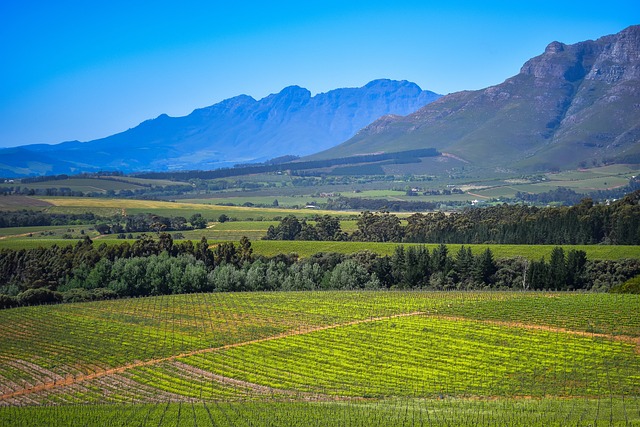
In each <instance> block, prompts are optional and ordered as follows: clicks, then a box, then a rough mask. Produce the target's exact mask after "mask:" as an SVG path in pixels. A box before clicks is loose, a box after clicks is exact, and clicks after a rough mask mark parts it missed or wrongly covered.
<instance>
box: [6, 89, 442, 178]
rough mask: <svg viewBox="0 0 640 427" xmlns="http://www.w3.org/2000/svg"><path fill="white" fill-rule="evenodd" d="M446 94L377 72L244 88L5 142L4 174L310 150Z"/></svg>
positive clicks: (193, 162)
mask: <svg viewBox="0 0 640 427" xmlns="http://www.w3.org/2000/svg"><path fill="white" fill-rule="evenodd" d="M438 98H439V95H437V94H435V93H433V92H429V91H423V90H422V89H420V87H418V85H416V84H415V83H411V82H407V81H393V80H375V81H372V82H370V83H369V84H367V85H366V86H364V87H361V88H346V89H336V90H332V91H330V92H327V93H321V94H317V95H315V96H311V93H310V92H309V91H308V90H307V89H303V88H301V87H298V86H291V87H287V88H285V89H283V90H282V91H281V92H280V93H278V94H273V95H269V96H267V97H265V98H263V99H261V100H255V99H253V98H251V97H249V96H246V95H241V96H237V97H235V98H231V99H227V100H225V101H222V102H220V103H218V104H215V105H212V106H210V107H206V108H201V109H197V110H195V111H193V112H192V113H191V114H189V115H188V116H184V117H169V116H167V115H164V114H163V115H160V116H159V117H157V118H155V119H153V120H147V121H145V122H143V123H141V124H140V125H138V126H136V127H135V128H132V129H129V130H127V131H125V132H122V133H119V134H116V135H112V136H109V137H106V138H102V139H98V140H94V141H89V142H82V143H81V142H78V141H71V142H64V143H61V144H56V145H46V144H38V145H27V146H22V147H19V149H9V151H8V150H0V175H1V176H20V175H30V174H34V175H40V174H44V173H48V174H51V173H70V172H71V173H74V172H82V171H95V170H120V171H125V172H134V171H148V170H157V171H162V170H176V169H213V168H218V167H223V166H230V165H233V164H236V163H246V162H259V161H264V160H267V159H270V158H274V157H279V156H282V155H287V154H293V155H301V156H302V155H308V154H312V153H315V152H318V151H321V150H325V149H328V148H330V147H332V146H335V145H337V144H339V143H341V142H343V141H345V140H347V139H349V138H351V137H352V136H353V135H355V134H356V132H357V131H358V130H359V129H361V128H363V127H365V126H367V125H368V124H370V123H371V122H373V121H374V120H376V119H377V118H379V117H381V116H384V115H388V114H396V115H406V114H409V113H412V112H414V111H416V110H417V109H419V108H421V107H423V106H424V105H426V104H428V103H429V102H432V101H434V100H436V99H438ZM30 165H34V167H31V166H30Z"/></svg>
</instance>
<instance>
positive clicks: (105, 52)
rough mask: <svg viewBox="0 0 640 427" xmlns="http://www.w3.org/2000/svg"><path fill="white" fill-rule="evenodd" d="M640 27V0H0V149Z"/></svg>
mask: <svg viewBox="0 0 640 427" xmlns="http://www.w3.org/2000/svg"><path fill="white" fill-rule="evenodd" d="M635 24H640V2H638V1H637V0H635V1H622V0H610V1H607V2H591V1H583V2H579V3H578V2H573V1H568V2H562V1H546V0H544V1H535V2H514V1H494V2H491V1H485V2H475V1H449V2H442V1H440V2H432V1H402V0H398V1H394V2H390V1H376V0H370V1H347V0H341V1H333V0H324V1H316V0H307V1H300V0H297V1H271V2H266V1H263V2H251V1H248V2H247V1H245V2H242V1H240V2H230V1H226V2H219V1H189V0H183V1H181V2H176V1H171V2H169V1H163V0H159V1H154V2H139V1H135V0H131V1H120V0H112V1H108V2H87V1H68V0H57V1H55V2H52V1H30V0H21V1H4V2H1V3H0V58H2V59H1V61H2V62H1V64H2V66H1V67H0V147H8V146H16V145H23V144H31V143H57V142H62V141H66V140H76V139H77V140H80V141H87V140H91V139H95V138H100V137H104V136H108V135H111V134H113V133H117V132H120V131H123V130H126V129H127V128H130V127H133V126H136V125H137V124H138V123H140V122H141V121H144V120H146V119H149V118H154V117H156V116H158V115H160V114H162V113H167V114H169V115H171V116H182V115H186V114H189V113H190V112H191V111H192V110H193V109H195V108H200V107H204V106H208V105H211V104H214V103H216V102H219V101H221V100H223V99H226V98H230V97H232V96H236V95H239V94H247V95H250V96H253V97H254V98H256V99H259V98H262V97H264V96H266V95H268V94H270V93H276V92H279V91H280V90H281V89H282V88H284V87H286V86H289V85H299V86H302V87H306V88H307V89H309V90H310V91H311V92H312V93H313V94H316V93H319V92H326V91H328V90H331V89H335V88H338V87H358V86H363V85H365V84H366V83H367V82H369V81H371V80H373V79H377V78H391V79H398V80H410V81H413V82H415V83H417V84H418V85H420V86H421V87H422V88H423V89H429V90H433V91H435V92H438V93H442V94H446V93H451V92H456V91H460V90H469V89H480V88H483V87H487V86H490V85H494V84H498V83H500V82H502V81H504V80H505V79H506V78H508V77H510V76H512V75H514V74H516V73H518V71H519V69H520V66H521V65H522V64H523V63H524V62H525V61H526V60H527V59H529V58H531V57H533V56H536V55H539V54H540V53H542V52H543V51H544V48H545V46H546V45H547V44H548V43H550V42H551V41H554V40H558V41H561V42H565V43H575V42H578V41H582V40H586V39H595V38H598V37H601V36H603V35H607V34H612V33H616V32H618V31H620V30H622V29H624V28H626V27H628V26H629V25H635Z"/></svg>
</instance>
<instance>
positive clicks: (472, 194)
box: [467, 191, 491, 199]
mask: <svg viewBox="0 0 640 427" xmlns="http://www.w3.org/2000/svg"><path fill="white" fill-rule="evenodd" d="M467 194H468V195H470V196H473V197H480V198H481V199H490V198H491V197H489V196H483V195H482V194H478V193H472V192H471V191H467Z"/></svg>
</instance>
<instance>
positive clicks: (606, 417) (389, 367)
mask: <svg viewBox="0 0 640 427" xmlns="http://www.w3.org/2000/svg"><path fill="white" fill-rule="evenodd" d="M639 306H640V296H637V295H635V296H634V295H609V294H605V295H603V294H571V293H564V294H561V293H516V292H485V293H480V292H475V293H472V292H468V293H459V292H444V293H443V292H399V291H393V292H271V293H241V294H237V293H235V294H234V293H226V294H221V293H218V294H191V295H176V296H163V297H150V298H139V299H129V300H118V301H103V302H95V303H83V304H64V305H56V306H40V307H23V308H17V309H9V310H3V311H0V323H1V324H2V325H3V328H2V330H1V331H0V424H1V425H21V426H31V425H34V426H35V425H42V423H43V422H46V424H47V425H51V426H57V425H154V426H165V425H172V426H173V425H185V426H186V425H189V426H191V425H216V426H217V425H224V426H226V425H229V426H231V425H274V426H276V425H282V426H288V425H300V426H306V425H323V426H324V425H326V426H331V425H358V426H360V425H361V426H374V425H381V426H387V425H388V426H397V425H469V426H471V425H528V426H532V425H536V426H537V425H540V426H543V425H545V426H547V425H596V424H597V425H635V424H636V423H640V398H639V397H640V318H638V316H637V309H638V307H639Z"/></svg>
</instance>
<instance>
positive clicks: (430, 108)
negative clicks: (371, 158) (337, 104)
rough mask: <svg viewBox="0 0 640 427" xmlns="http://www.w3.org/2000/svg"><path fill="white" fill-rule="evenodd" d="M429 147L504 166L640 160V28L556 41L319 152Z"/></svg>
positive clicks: (544, 166) (338, 154) (528, 168)
mask: <svg viewBox="0 0 640 427" xmlns="http://www.w3.org/2000/svg"><path fill="white" fill-rule="evenodd" d="M424 147H433V148H436V149H438V150H439V151H441V152H446V153H450V154H452V155H454V156H457V157H458V158H460V159H462V160H463V161H466V162H467V163H466V166H465V167H469V166H474V165H475V166H477V167H483V168H490V169H494V170H503V171H504V170H511V171H515V170H521V171H533V170H538V171H540V170H554V169H568V168H575V167H580V166H591V165H594V164H601V163H610V162H617V163H640V26H632V27H629V28H627V29H625V30H623V31H621V32H620V33H618V34H614V35H609V36H605V37H602V38H600V39H598V40H595V41H591V40H589V41H585V42H581V43H576V44H573V45H566V44H563V43H559V42H553V43H551V44H549V45H548V46H547V48H546V50H545V52H544V53H543V54H541V55H540V56H537V57H535V58H533V59H531V60H529V61H527V62H526V63H525V64H524V66H523V67H522V69H521V71H520V73H519V74H518V75H516V76H514V77H512V78H509V79H507V80H506V81H505V82H503V83H501V84H499V85H496V86H492V87H489V88H487V89H483V90H477V91H465V92H458V93H453V94H450V95H447V96H444V97H442V98H440V99H438V100H437V101H435V102H433V103H431V104H429V105H427V106H425V107H423V108H421V109H420V110H418V111H416V112H415V113H413V114H410V115H408V116H406V117H383V118H381V119H379V120H377V121H376V122H374V123H372V124H371V125H369V126H367V127H366V128H364V129H363V130H362V131H360V132H359V133H358V134H357V135H356V136H354V137H353V138H352V139H350V140H349V141H347V142H345V143H344V144H341V145H339V146H337V147H335V148H332V149H330V150H328V151H325V152H322V153H319V154H317V155H315V156H312V158H317V159H320V158H336V157H344V156H349V155H355V154H363V153H371V152H393V151H402V150H414V149H419V148H424Z"/></svg>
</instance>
